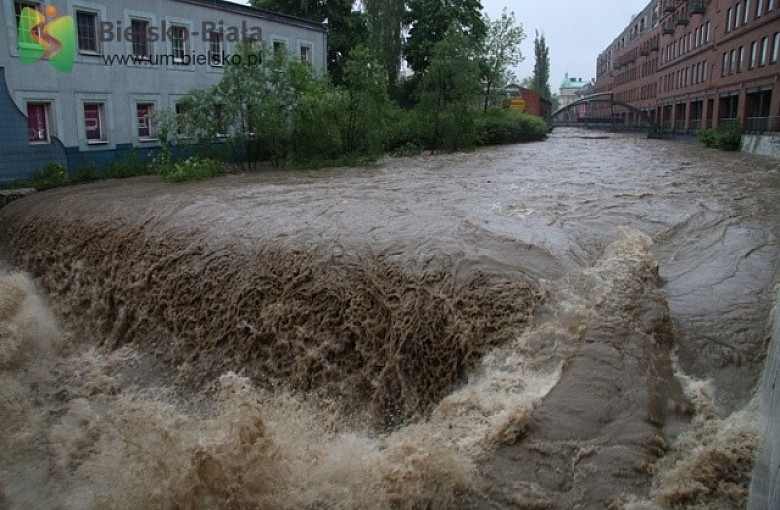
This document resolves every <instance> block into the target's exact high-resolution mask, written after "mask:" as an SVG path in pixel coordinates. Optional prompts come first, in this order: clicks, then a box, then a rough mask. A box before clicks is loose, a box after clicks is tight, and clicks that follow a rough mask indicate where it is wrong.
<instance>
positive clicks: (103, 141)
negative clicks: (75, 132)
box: [81, 100, 109, 145]
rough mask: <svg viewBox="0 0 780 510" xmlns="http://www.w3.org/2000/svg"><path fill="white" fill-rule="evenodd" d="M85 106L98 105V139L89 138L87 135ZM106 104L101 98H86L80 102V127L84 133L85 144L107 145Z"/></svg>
mask: <svg viewBox="0 0 780 510" xmlns="http://www.w3.org/2000/svg"><path fill="white" fill-rule="evenodd" d="M87 106H97V107H98V122H99V123H100V135H101V138H100V140H90V139H89V136H88V135H87V118H86V117H87V112H86V108H87ZM107 109H108V106H107V104H106V102H105V101H102V100H86V101H82V103H81V128H82V129H83V133H84V140H85V141H86V143H87V145H107V144H108V143H109V136H108V114H107Z"/></svg>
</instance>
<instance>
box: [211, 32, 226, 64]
mask: <svg viewBox="0 0 780 510" xmlns="http://www.w3.org/2000/svg"><path fill="white" fill-rule="evenodd" d="M224 51H225V45H224V36H223V35H222V32H211V33H210V34H209V62H210V63H211V65H212V66H214V67H221V66H223V65H224V63H223V62H222V54H223V53H224Z"/></svg>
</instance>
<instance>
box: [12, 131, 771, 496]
mask: <svg viewBox="0 0 780 510" xmlns="http://www.w3.org/2000/svg"><path fill="white" fill-rule="evenodd" d="M778 197H780V165H778V163H777V162H776V161H773V160H770V159H764V158H759V157H754V156H749V155H745V154H739V153H737V154H730V153H722V152H716V151H711V150H707V149H704V148H702V147H700V146H697V145H692V144H685V143H670V142H663V141H655V140H647V139H644V138H642V137H639V136H635V135H625V134H609V135H607V136H606V137H594V136H592V133H588V132H586V131H580V130H576V129H561V130H556V132H555V134H553V135H552V136H551V137H550V139H549V140H547V141H546V142H544V143H536V144H528V145H516V146H507V147H498V148H489V149H481V150H478V151H475V152H473V153H468V154H448V155H436V156H428V155H423V156H419V157H413V158H399V159H386V160H384V161H382V162H381V163H380V164H378V165H376V166H373V167H370V168H360V169H335V170H324V171H306V172H267V173H262V174H254V175H231V176H227V177H224V178H220V179H214V180H211V181H207V182H203V183H188V184H182V185H169V184H164V183H162V182H161V181H160V180H159V179H157V178H154V177H150V178H140V179H131V180H124V181H105V182H99V183H94V184H89V185H80V186H73V187H68V188H63V189H59V190H53V191H49V192H45V193H40V194H37V195H35V196H31V197H28V198H25V199H23V200H20V201H18V202H15V203H13V204H11V205H9V206H8V207H6V208H4V209H2V210H0V240H1V241H2V250H3V253H4V255H5V258H6V259H7V260H8V261H9V262H10V263H12V264H14V265H16V266H17V267H18V268H19V269H20V270H24V271H26V272H27V273H29V274H30V275H32V277H33V278H34V279H35V281H36V282H37V284H38V286H39V287H40V288H41V289H42V291H43V293H44V295H45V296H46V298H47V299H48V303H44V304H36V305H35V306H33V305H30V303H31V302H32V301H31V300H34V299H37V297H36V296H37V290H35V288H34V287H33V286H32V285H33V284H32V283H31V282H29V281H28V280H27V277H26V276H24V275H11V276H6V277H5V278H6V281H4V282H3V288H4V290H6V291H7V292H6V295H7V296H10V297H7V298H6V300H5V301H4V302H5V303H10V304H7V305H4V307H0V309H1V310H0V311H2V314H0V315H2V316H0V319H2V320H3V321H5V322H4V323H3V328H5V329H3V331H4V332H6V333H5V338H6V339H14V338H15V339H16V340H14V341H10V340H8V342H10V343H8V344H7V345H4V346H3V349H4V351H0V354H3V357H0V361H2V364H0V368H3V369H4V370H5V372H6V373H5V374H2V375H3V379H2V380H0V382H3V383H4V384H5V383H7V384H5V385H3V384H0V387H3V388H4V391H5V393H3V394H2V395H0V397H3V399H5V400H3V399H0V401H2V402H5V404H3V406H4V407H2V408H0V411H3V412H7V413H11V412H12V411H13V412H14V413H16V414H17V415H19V413H22V411H20V410H19V409H27V407H25V406H24V405H22V404H19V406H20V407H19V408H17V407H13V406H12V405H11V404H9V403H8V402H18V401H21V402H26V400H25V398H29V401H30V402H31V404H30V405H29V409H27V410H26V411H24V412H29V413H32V414H33V415H35V416H36V418H35V420H37V421H35V420H33V421H35V423H38V424H39V425H37V428H36V429H35V431H34V432H30V431H28V432H29V433H28V434H26V435H25V434H24V427H23V426H21V425H20V426H19V427H20V428H19V431H17V432H14V434H16V435H15V436H13V437H14V438H16V439H14V441H11V439H9V438H10V437H11V435H8V434H11V433H10V432H9V433H8V434H7V436H6V437H5V439H4V440H7V441H11V442H17V443H20V444H21V443H25V441H27V443H29V444H28V446H26V447H25V448H22V449H20V453H19V455H18V456H17V455H14V456H11V455H9V457H8V459H7V460H6V461H5V462H3V463H2V464H3V471H2V472H0V480H3V481H2V485H0V496H2V495H3V491H4V492H5V494H6V500H8V501H9V502H8V503H2V501H3V499H2V498H0V507H2V506H3V504H7V505H10V506H11V507H14V501H33V500H34V496H33V495H31V494H30V493H31V492H32V491H31V490H30V487H31V484H32V481H35V482H36V483H38V484H39V485H40V484H43V485H46V486H48V487H49V492H48V493H47V494H48V495H46V496H45V498H50V499H49V500H47V501H49V502H52V501H55V502H56V503H57V504H60V505H61V507H62V508H90V507H93V508H99V507H101V506H105V505H106V504H109V505H114V506H116V505H119V506H116V507H121V506H122V504H124V505H126V506H127V507H132V505H133V504H137V505H148V504H153V505H159V506H160V507H162V508H176V504H180V503H177V501H179V502H180V501H182V499H181V498H184V497H185V496H183V495H184V494H186V495H188V496H186V497H191V499H187V500H186V501H187V505H188V506H189V507H191V508H208V507H209V506H210V505H211V506H213V505H214V504H218V503H219V502H222V503H225V502H230V504H235V505H238V506H236V508H254V507H261V508H277V507H289V508H294V507H310V508H330V507H335V508H370V507H373V506H375V505H378V506H385V507H390V508H417V507H426V506H427V507H432V508H451V507H454V506H458V505H466V506H469V507H479V508H573V507H578V506H579V507H582V508H604V507H605V506H607V505H610V504H611V505H618V506H619V505H632V504H633V505H639V506H635V508H652V507H653V506H648V507H645V506H641V505H644V504H648V505H650V504H651V503H647V502H648V501H651V502H652V504H653V505H659V506H664V505H673V504H681V503H682V504H688V503H690V505H691V506H695V505H696V504H706V503H707V502H708V501H710V502H711V501H715V502H716V503H717V504H718V505H722V507H724V508H728V507H730V506H729V505H732V504H733V505H734V506H733V507H734V508H737V507H739V504H740V502H741V501H742V499H741V498H743V497H744V489H745V487H746V478H745V477H746V476H747V471H748V470H749V457H750V452H751V451H752V448H753V445H754V443H755V437H754V436H755V434H754V433H753V432H750V431H751V430H752V428H751V427H752V424H751V423H749V422H750V421H751V418H750V416H751V415H750V414H749V413H748V414H747V417H745V415H744V413H745V411H744V410H745V409H747V408H748V407H749V406H750V404H749V403H750V401H751V399H752V397H753V395H754V392H755V390H756V384H757V381H758V380H759V378H760V375H761V370H762V366H763V365H762V364H763V359H764V351H765V344H766V335H767V331H768V330H767V319H768V314H769V309H770V304H771V303H770V299H771V291H772V289H773V285H774V283H775V274H776V270H777V266H778V248H779V246H778V241H777V235H778V226H780V201H779V200H778ZM14 289H15V290H14ZM13 296H18V297H17V298H14V297H13ZM25 303H26V304H25ZM30 306H32V308H30V309H31V310H34V312H29V311H28V312H25V310H28V307H30ZM49 307H50V308H51V309H53V310H54V312H55V313H56V315H57V317H58V318H59V321H60V325H59V326H57V327H56V328H55V329H56V330H57V333H52V332H51V331H50V329H49V326H48V324H49V321H48V319H47V321H45V322H46V324H44V326H45V327H43V326H40V324H38V325H37V326H35V327H33V326H31V325H30V324H31V323H30V321H33V322H34V320H33V319H32V318H31V317H41V316H43V315H45V314H46V313H48V311H46V312H44V311H40V310H48V308H49ZM39 312H40V313H39ZM25 314H26V315H25ZM19 317H21V318H19ZM20 321H21V322H20ZM25 321H27V322H25ZM52 321H54V319H52ZM52 327H54V326H52ZM25 328H27V329H30V328H32V329H34V330H35V331H36V333H35V334H32V336H31V337H30V338H35V339H38V340H30V338H27V337H25V336H24V335H22V334H21V333H19V332H20V331H22V330H24V329H25ZM41 328H43V329H41ZM39 330H41V331H43V332H42V333H39V332H37V331H39ZM28 336H29V335H28ZM44 337H56V338H64V340H57V341H54V342H53V344H54V345H55V347H56V348H52V347H51V345H52V341H48V340H47V341H43V340H40V339H41V338H44ZM20 338H21V339H22V340H19V339H20ZM24 338H27V340H24ZM27 344H29V345H33V346H35V348H34V349H33V348H32V347H30V349H33V350H32V351H30V352H33V351H34V352H38V351H39V350H43V351H46V352H50V354H49V355H46V356H39V358H42V359H46V360H48V361H46V363H48V365H47V366H49V367H52V366H53V367H55V369H53V370H52V371H51V373H54V374H55V375H54V376H52V375H47V376H43V375H41V376H40V377H38V378H36V377H37V376H35V377H34V376H33V375H31V374H35V373H37V372H36V370H32V369H31V368H30V366H31V365H30V364H31V363H33V361H32V360H33V359H34V358H35V357H36V356H32V355H22V354H23V353H24V352H26V351H25V348H22V347H19V345H27ZM63 346H64V347H63ZM12 347H13V348H12ZM95 348H96V349H97V350H94V349H95ZM54 351H56V352H54ZM20 353H22V354H20ZM128 360H131V361H128ZM80 364H82V365H84V366H83V367H82V368H80V369H77V368H74V367H75V366H79V365H80ZM128 365H131V366H134V367H135V369H133V370H130V371H129V372H128V369H127V366H128ZM85 367H86V368H85ZM74 371H76V372H78V374H80V375H74ZM134 371H135V374H136V375H138V374H140V375H138V377H135V378H134V377H133V376H132V375H133V374H132V373H133V372H134ZM230 371H233V372H236V373H238V374H239V375H232V374H229V375H227V376H225V375H224V374H226V373H228V372H230ZM84 374H87V375H84ZM163 386H165V387H169V389H166V390H163V389H160V388H161V387H163ZM9 388H10V389H9ZM47 388H48V389H47ZM219 388H222V390H224V389H225V388H228V390H226V394H227V395H228V396H223V397H218V396H214V395H216V394H217V393H219V392H220V391H222V390H220V389H219ZM236 388H238V389H236ZM19 395H22V396H21V397H20V396H19ZM24 395H27V397H24ZM171 395H176V397H175V398H174V397H171ZM199 395H210V396H209V397H203V401H208V402H209V403H208V404H205V403H203V401H199V398H200V397H199ZM20 399H21V400H20ZM187 400H189V401H190V402H189V403H186V402H184V403H182V401H187ZM195 401H199V403H193V402H195ZM258 401H259V402H261V403H262V404H258V403H257V402H258ZM163 402H164V405H167V406H170V407H169V408H167V407H166V408H165V409H163V410H161V408H160V407H159V406H162V405H163ZM741 413H742V414H741ZM171 416H174V417H171ZM325 417H327V418H325ZM242 420H243V421H242ZM247 420H248V421H247ZM253 420H254V421H253ZM728 420H733V421H734V422H736V423H738V424H739V426H734V425H733V423H732V422H729V421H728ZM321 422H327V423H328V425H327V426H324V425H321ZM226 423H232V424H233V425H231V426H229V427H228V426H227V425H225V424H226ZM307 427H308V428H307ZM323 427H324V428H323ZM31 428H32V427H31ZM178 430H184V431H188V432H187V433H184V432H182V433H181V434H178V435H177V434H174V431H178ZM226 430H229V431H232V432H225V431H226ZM735 430H736V431H737V432H734V431H735ZM746 430H748V432H746ZM130 431H132V432H130ZM155 431H156V432H155ZM160 431H163V432H160ZM291 431H297V432H298V433H296V434H295V435H293V436H290V434H291V433H292V432H291ZM231 433H235V434H238V436H237V437H238V439H236V440H235V441H231V440H230V434H231ZM156 434H162V437H163V438H164V440H163V439H161V438H160V437H158V435H156ZM187 434H189V435H187ZM729 434H731V435H729ZM751 434H752V435H751ZM693 436H696V437H697V438H698V439H696V441H699V443H696V445H693V443H695V441H694V440H693V439H691V438H692V437H693ZM20 437H23V438H25V439H24V440H22V439H19V438H20ZM171 437H175V438H176V439H175V440H174V439H171ZM204 437H207V438H211V439H210V440H209V441H210V442H209V441H207V440H204V439H203V438H204ZM701 437H707V438H709V439H706V440H702V439H701ZM259 438H262V441H260V439H259ZM204 441H206V443H205V446H204ZM261 443H262V445H264V446H263V448H260V450H258V448H259V446H258V445H259V444H261ZM8 444H10V443H8ZM128 444H133V445H136V447H135V448H128V447H127V445H128ZM161 444H162V445H165V447H164V448H163V449H167V450H169V451H170V452H174V453H170V455H169V457H170V458H169V459H166V460H165V461H163V460H161V459H160V458H158V457H155V453H154V452H155V451H156V450H159V449H160V448H161V446H160V445H161ZM292 444H294V445H296V446H295V447H293V446H290V445H292ZM119 445H125V447H123V448H122V447H120V446H119ZM138 445H143V446H138ZM236 445H238V446H236ZM242 445H243V446H245V448H242ZM282 445H287V447H286V448H283V447H282ZM675 445H676V446H675ZM707 448H712V449H713V450H712V452H709V453H711V455H709V457H707V459H703V458H702V459H699V464H698V465H694V466H687V467H686V466H683V465H682V463H684V462H686V461H688V460H686V459H685V457H688V458H690V457H691V452H692V451H697V452H701V451H702V450H706V449H707ZM718 448H720V450H718ZM261 450H262V451H261ZM9 451H10V450H9ZM722 451H726V452H728V455H715V453H717V452H721V453H722ZM25 452H26V453H25ZM30 452H32V453H30ZM85 452H86V453H85ZM248 452H250V453H248ZM713 452H715V453H713ZM350 456H351V459H352V460H351V461H350ZM345 457H347V458H345ZM713 458H718V459H720V460H719V461H718V462H721V463H726V465H722V466H721V468H722V469H720V470H718V469H714V470H710V471H715V472H717V471H724V470H725V471H726V472H732V471H733V472H738V473H741V474H740V475H739V476H736V475H735V476H731V477H730V478H729V479H728V480H726V481H724V480H722V479H720V478H717V477H716V479H713V480H702V479H700V478H697V476H699V475H694V470H695V469H698V470H699V471H701V466H702V465H704V464H706V463H707V462H709V463H710V464H711V463H712V462H715V461H714V460H712V459H713ZM215 459H217V460H215ZM226 459H228V460H226ZM723 459H727V460H723ZM746 459H747V460H746ZM118 460H121V461H122V462H127V463H129V464H132V465H134V466H138V469H137V471H133V473H134V474H133V476H130V475H126V476H120V475H118V474H117V475H114V476H113V477H110V476H108V475H106V474H105V469H101V467H103V468H104V467H105V466H107V465H111V463H112V462H117V461H118ZM165 462H171V463H172V464H171V465H170V466H166V467H165V468H161V467H160V466H161V465H162V464H165ZM250 462H255V463H258V464H262V465H265V466H273V467H272V470H274V471H278V473H277V475H278V476H277V475H274V476H271V475H269V474H268V473H263V472H261V473H254V472H253V473H252V474H251V477H253V478H252V479H251V480H250V479H249V477H250V475H246V476H245V477H241V476H238V473H240V472H241V471H242V469H244V468H243V467H241V466H245V465H246V463H250ZM728 462H731V463H732V464H728ZM326 465H327V466H330V468H328V469H326V468H325V467H324V466H326ZM150 466H156V467H155V469H158V470H160V469H162V470H163V472H164V473H165V474H164V475H163V474H160V473H158V476H155V477H152V478H151V479H147V478H144V477H143V476H141V475H140V474H139V473H141V472H145V471H148V470H145V469H144V467H150ZM215 466H216V467H215ZM313 466H316V468H315V467H313ZM150 469H151V468H150ZM152 471H153V469H152ZM173 471H176V472H181V473H185V474H179V475H176V476H174V475H171V472H173ZM261 471H262V470H261ZM681 472H685V473H687V476H689V477H690V478H691V480H690V483H689V484H688V485H685V483H683V482H679V480H680V479H685V476H683V475H680V473H681ZM708 472H709V471H708ZM46 473H49V474H48V475H47V474H46ZM282 473H287V474H286V475H284V476H283V475H282ZM303 473H309V474H308V475H305V474H303ZM669 473H674V474H675V476H674V477H675V478H676V479H677V480H678V482H679V483H680V485H681V486H680V487H676V486H675V487H671V485H670V484H671V482H670V481H669V479H670V476H667V477H666V478H664V476H666V475H668V474H669ZM237 478H238V479H240V480H239V481H235V480H236V479H237ZM161 479H162V480H165V482H164V483H162V482H159V480H161ZM225 480H232V482H230V483H228V485H230V487H231V488H230V489H229V490H228V489H218V488H217V487H221V486H223V485H225V483H226V482H225ZM155 483H159V484H160V485H159V487H157V489H156V490H157V492H154V491H150V490H149V487H148V485H149V484H151V485H154V484H155ZM144 484H147V485H144ZM231 484H232V485H231ZM3 485H5V487H6V488H5V489H3V488H2V486H3ZM142 487H146V489H147V490H142V489H141V488H142ZM691 487H695V489H691ZM701 487H704V489H702V488H701ZM724 487H725V488H724ZM146 493H149V494H151V495H149V494H147V495H146V496H144V494H146ZM293 494H295V497H293V496H292V495H293ZM63 495H67V498H65V497H64V496H63ZM14 498H17V499H14ZM25 498H27V499H25ZM30 498H33V499H30ZM45 498H44V499H45ZM61 498H62V500H61V501H60V500H59V499H61ZM145 498H146V499H145ZM686 498H687V499H686ZM707 498H709V499H707ZM121 502H123V503H122V504H120V503H121ZM455 502H459V503H458V504H456V503H455ZM17 505H20V504H19V503H17ZM252 505H254V506H252ZM23 506H24V505H21V506H18V507H20V508H21V507H23ZM618 506H616V507H618Z"/></svg>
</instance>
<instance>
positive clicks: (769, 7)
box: [766, 0, 775, 12]
mask: <svg viewBox="0 0 780 510" xmlns="http://www.w3.org/2000/svg"><path fill="white" fill-rule="evenodd" d="M774 8H775V0H769V3H768V4H767V6H766V12H769V11H771V10H772V9H774Z"/></svg>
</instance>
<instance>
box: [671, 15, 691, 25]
mask: <svg viewBox="0 0 780 510" xmlns="http://www.w3.org/2000/svg"><path fill="white" fill-rule="evenodd" d="M689 22H690V20H689V19H688V14H687V13H680V14H678V15H677V16H675V17H674V24H675V25H677V26H680V25H682V26H688V23H689Z"/></svg>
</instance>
